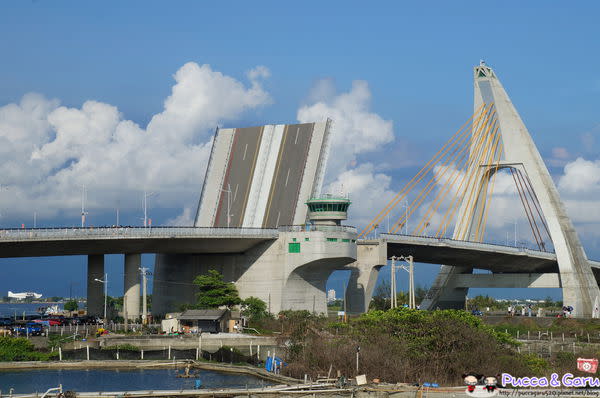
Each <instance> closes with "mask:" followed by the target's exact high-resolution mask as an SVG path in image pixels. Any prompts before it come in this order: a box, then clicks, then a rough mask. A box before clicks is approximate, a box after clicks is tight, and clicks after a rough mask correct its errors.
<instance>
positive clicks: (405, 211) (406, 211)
mask: <svg viewBox="0 0 600 398" xmlns="http://www.w3.org/2000/svg"><path fill="white" fill-rule="evenodd" d="M403 207H404V235H408V209H409V207H410V206H409V205H408V200H405V201H404V206H403Z"/></svg>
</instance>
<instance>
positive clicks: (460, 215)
mask: <svg viewBox="0 0 600 398" xmlns="http://www.w3.org/2000/svg"><path fill="white" fill-rule="evenodd" d="M474 89H475V90H474V109H475V112H474V114H473V116H472V118H471V119H470V120H469V121H468V122H467V124H466V125H465V126H463V127H462V128H461V130H459V131H458V132H457V133H456V134H455V135H454V136H453V137H452V138H451V139H450V141H449V142H448V143H446V145H444V147H443V148H442V149H441V150H440V151H439V152H438V153H437V154H436V155H435V156H434V157H433V158H432V159H431V160H430V162H429V163H428V164H427V165H426V166H425V167H423V169H421V171H419V173H418V174H417V175H416V176H415V177H414V178H413V179H412V180H411V181H410V182H409V183H408V184H407V185H406V186H405V187H404V188H403V190H402V191H400V192H399V193H398V194H397V195H396V197H395V198H394V199H393V200H392V201H391V202H390V203H389V204H388V205H387V206H386V208H384V209H383V210H382V211H381V212H380V213H379V214H378V215H377V216H376V217H375V219H374V220H373V221H372V222H371V224H369V226H367V228H365V230H363V231H362V232H361V234H360V237H366V236H367V235H368V234H369V233H370V232H371V231H373V230H374V229H376V228H377V227H378V226H379V225H383V223H382V222H383V220H384V219H385V217H387V216H388V215H389V214H390V212H391V211H392V210H393V209H394V207H395V206H396V205H397V204H398V203H406V204H405V207H408V208H410V210H409V211H405V213H404V214H403V216H401V217H400V218H399V220H398V221H397V222H396V223H395V224H394V226H393V227H392V228H391V230H390V231H389V232H392V233H394V232H397V231H399V230H401V229H402V228H403V227H405V226H406V224H407V222H408V219H409V217H410V215H411V214H413V213H414V212H415V211H416V210H417V209H418V208H419V207H420V206H421V205H422V204H423V207H425V209H423V211H421V212H420V213H417V214H418V215H419V217H418V221H413V222H411V224H413V227H414V229H413V230H412V234H413V235H422V234H427V235H429V233H427V228H428V227H429V226H430V225H432V224H437V225H433V227H434V236H437V237H444V236H446V231H448V232H449V231H450V230H452V227H451V224H454V230H453V233H452V238H453V239H457V240H465V241H475V242H481V241H483V237H484V234H485V226H486V221H487V218H488V215H489V214H488V213H489V208H490V206H489V203H490V198H491V195H492V193H493V189H494V183H495V179H496V175H497V174H498V171H499V170H501V169H504V170H506V171H508V172H510V174H511V175H512V177H513V180H514V182H515V185H516V188H517V191H518V193H519V197H520V200H521V203H522V205H523V208H524V211H525V214H526V216H527V219H528V221H529V225H530V226H531V229H532V233H533V237H534V241H535V243H536V244H537V245H538V248H539V250H546V249H547V247H546V245H545V242H544V241H545V240H546V241H550V242H551V243H552V246H553V247H554V250H555V252H556V258H557V262H558V270H552V271H549V272H558V277H559V279H560V286H561V287H562V293H563V302H564V305H569V306H572V307H573V308H574V315H575V316H577V317H588V318H589V317H598V313H599V309H598V303H599V301H600V300H599V297H600V290H599V289H598V284H597V282H596V279H595V277H594V274H593V272H592V269H591V267H590V264H589V261H588V259H587V256H586V254H585V251H584V248H583V246H582V245H581V242H580V240H579V237H578V235H577V232H576V231H575V228H574V227H573V223H572V222H571V220H570V218H569V217H568V215H567V212H566V210H565V206H564V204H563V203H562V201H561V199H560V197H559V194H558V190H557V189H556V186H555V185H554V182H553V180H552V177H551V176H550V173H549V172H548V169H547V167H546V165H545V164H544V161H543V160H542V157H541V155H540V153H539V151H538V150H537V148H536V146H535V143H534V142H533V139H532V138H531V136H530V134H529V132H528V130H527V128H526V127H525V124H524V123H523V121H522V120H521V117H520V116H519V114H518V112H517V110H516V109H515V107H514V105H513V104H512V102H511V100H510V99H509V97H508V95H507V93H506V91H505V90H504V88H503V86H502V84H501V83H500V81H499V79H498V77H497V76H496V74H495V72H494V71H493V70H492V68H490V67H489V66H487V65H485V63H483V62H481V64H480V65H478V66H476V67H475V68H474ZM427 175H431V177H430V180H429V182H427V184H426V185H425V186H424V187H423V188H422V189H421V191H420V192H419V193H418V195H417V196H416V197H415V199H414V200H412V202H411V203H410V206H409V205H408V200H407V199H408V194H409V193H411V190H413V189H414V188H415V186H417V185H418V184H419V183H421V181H426V180H427V179H426V176H427ZM434 188H437V189H434ZM430 193H431V195H430V196H435V197H434V198H431V197H429V196H428V194H430ZM449 193H450V195H449V196H450V197H451V198H452V199H451V200H448V199H447V194H449ZM444 209H445V211H444ZM455 216H456V221H454V222H453V220H454V218H455ZM413 220H414V218H413ZM435 228H437V232H436V231H435ZM403 254H405V255H409V254H411V253H403ZM415 261H419V259H418V258H415ZM473 268H482V269H485V268H486V267H485V265H484V264H473V267H464V266H461V267H459V266H453V265H452V264H448V265H443V266H442V268H441V270H440V273H439V274H438V276H437V277H436V279H435V281H434V283H433V285H432V287H431V289H430V290H429V292H428V294H427V296H426V298H425V299H424V301H423V302H422V303H421V308H422V309H436V308H442V309H444V308H456V309H459V308H464V305H465V297H466V295H467V292H468V287H456V286H457V284H456V283H455V282H456V279H457V278H459V275H462V274H472V273H473ZM530 272H531V270H527V269H523V270H522V274H524V275H523V276H526V274H528V273H530ZM513 275H514V277H515V278H519V277H520V275H519V274H513ZM463 279H464V278H463ZM462 286H464V284H463V285H462ZM478 287H481V286H478ZM490 287H492V286H490Z"/></svg>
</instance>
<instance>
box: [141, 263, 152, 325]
mask: <svg viewBox="0 0 600 398" xmlns="http://www.w3.org/2000/svg"><path fill="white" fill-rule="evenodd" d="M140 274H141V275H142V296H143V299H142V325H145V324H146V323H147V322H148V295H147V286H148V279H147V278H146V277H147V276H148V275H150V272H148V268H145V267H140Z"/></svg>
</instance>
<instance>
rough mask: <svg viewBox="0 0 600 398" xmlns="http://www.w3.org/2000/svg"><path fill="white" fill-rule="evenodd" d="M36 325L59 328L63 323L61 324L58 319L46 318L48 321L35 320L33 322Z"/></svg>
mask: <svg viewBox="0 0 600 398" xmlns="http://www.w3.org/2000/svg"><path fill="white" fill-rule="evenodd" d="M33 322H34V323H39V324H44V325H48V326H57V325H62V323H60V321H57V320H56V319H52V318H46V319H43V318H41V319H34V320H33Z"/></svg>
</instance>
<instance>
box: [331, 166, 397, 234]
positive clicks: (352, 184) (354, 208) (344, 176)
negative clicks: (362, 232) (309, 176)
mask: <svg viewBox="0 0 600 398" xmlns="http://www.w3.org/2000/svg"><path fill="white" fill-rule="evenodd" d="M391 181H392V178H391V177H390V176H387V175H385V174H383V173H376V172H375V171H374V167H373V165H372V164H371V163H363V164H361V165H359V166H357V167H355V168H353V169H351V170H346V171H344V172H343V173H341V174H340V175H339V176H338V178H337V179H336V180H335V181H334V182H332V183H331V184H329V186H327V187H326V191H327V192H330V193H333V194H337V193H340V192H343V193H349V194H350V200H351V201H352V205H351V206H350V210H349V216H350V217H351V220H350V221H351V223H352V224H353V225H357V226H365V225H367V224H368V223H369V222H370V221H371V219H372V218H373V217H374V216H375V215H376V214H377V212H379V210H381V209H383V208H384V207H385V205H386V204H387V203H388V202H389V201H390V200H391V199H392V197H393V196H394V192H393V191H391V190H390V183H391ZM392 217H393V215H392ZM394 221H395V219H393V218H390V222H394ZM382 227H383V226H382ZM380 231H382V232H383V229H380Z"/></svg>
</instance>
